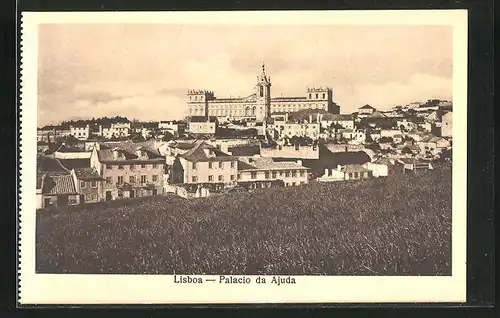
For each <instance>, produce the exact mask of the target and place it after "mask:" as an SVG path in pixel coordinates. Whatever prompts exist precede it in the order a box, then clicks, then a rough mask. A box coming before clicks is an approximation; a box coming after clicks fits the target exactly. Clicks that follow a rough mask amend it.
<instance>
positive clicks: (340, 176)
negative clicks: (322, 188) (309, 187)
mask: <svg viewBox="0 0 500 318" xmlns="http://www.w3.org/2000/svg"><path fill="white" fill-rule="evenodd" d="M344 179H345V175H344V173H343V172H342V171H339V170H336V169H325V173H324V174H323V175H322V176H321V177H319V178H318V179H316V180H318V181H321V182H332V181H342V180H344Z"/></svg>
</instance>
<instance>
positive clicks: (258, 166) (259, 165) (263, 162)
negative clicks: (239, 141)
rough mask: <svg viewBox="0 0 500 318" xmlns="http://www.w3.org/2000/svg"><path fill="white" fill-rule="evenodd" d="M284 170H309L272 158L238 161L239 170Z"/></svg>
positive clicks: (290, 162) (296, 164) (291, 162)
mask: <svg viewBox="0 0 500 318" xmlns="http://www.w3.org/2000/svg"><path fill="white" fill-rule="evenodd" d="M283 169H307V168H306V167H304V166H302V165H299V164H298V163H296V162H294V161H274V160H273V159H272V158H267V157H260V158H251V159H250V161H249V162H248V163H247V162H243V161H238V170H283Z"/></svg>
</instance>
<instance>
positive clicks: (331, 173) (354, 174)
mask: <svg viewBox="0 0 500 318" xmlns="http://www.w3.org/2000/svg"><path fill="white" fill-rule="evenodd" d="M372 177H373V172H372V171H371V170H369V169H367V168H365V167H364V166H362V165H345V166H341V165H338V166H337V168H334V169H332V168H326V169H325V171H324V174H323V175H322V176H321V177H319V178H318V179H317V180H318V181H320V182H331V181H344V180H364V179H369V178H372Z"/></svg>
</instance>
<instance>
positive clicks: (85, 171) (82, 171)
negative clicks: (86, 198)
mask: <svg viewBox="0 0 500 318" xmlns="http://www.w3.org/2000/svg"><path fill="white" fill-rule="evenodd" d="M75 175H76V178H77V179H79V180H101V179H102V178H101V177H100V176H99V173H98V172H97V170H96V169H95V168H90V167H87V168H76V169H75Z"/></svg>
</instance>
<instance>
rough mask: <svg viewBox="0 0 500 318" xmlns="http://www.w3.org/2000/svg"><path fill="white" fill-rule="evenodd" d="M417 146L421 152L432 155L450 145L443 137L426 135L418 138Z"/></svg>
mask: <svg viewBox="0 0 500 318" xmlns="http://www.w3.org/2000/svg"><path fill="white" fill-rule="evenodd" d="M417 145H418V147H420V150H421V152H422V153H428V152H429V153H430V154H432V155H436V154H438V153H440V152H441V151H442V150H443V149H445V148H447V147H449V146H450V142H449V141H448V140H446V139H444V138H443V137H437V136H432V135H429V136H426V137H423V138H421V139H420V141H418V142H417Z"/></svg>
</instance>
